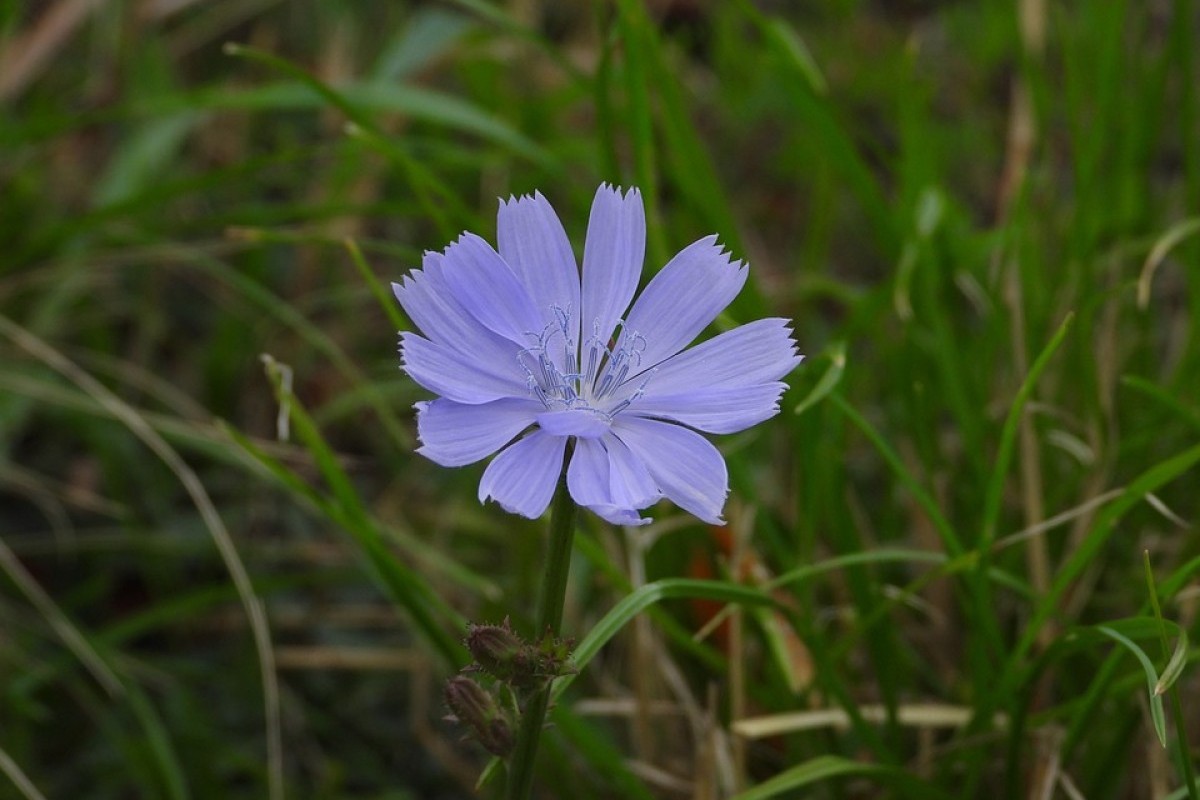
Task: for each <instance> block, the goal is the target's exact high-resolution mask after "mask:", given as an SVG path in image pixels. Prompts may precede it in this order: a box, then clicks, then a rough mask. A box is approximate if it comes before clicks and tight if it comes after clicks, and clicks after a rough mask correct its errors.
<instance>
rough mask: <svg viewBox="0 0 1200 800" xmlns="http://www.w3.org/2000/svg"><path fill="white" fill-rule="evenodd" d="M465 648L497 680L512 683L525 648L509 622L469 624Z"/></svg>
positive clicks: (519, 666)
mask: <svg viewBox="0 0 1200 800" xmlns="http://www.w3.org/2000/svg"><path fill="white" fill-rule="evenodd" d="M466 645H467V649H468V650H469V651H471V655H472V656H474V657H475V662H476V663H477V664H479V666H480V668H481V669H482V670H483V671H484V672H486V673H488V674H489V675H491V676H492V677H494V678H496V679H498V680H502V681H506V680H510V679H511V678H512V677H513V676H514V674H516V673H517V672H519V671H520V670H521V665H520V664H519V662H521V661H523V660H524V659H523V656H524V652H525V648H526V645H525V643H524V642H523V641H521V638H520V637H519V636H517V635H516V634H515V633H513V629H512V628H511V627H509V624H508V620H507V619H505V620H504V622H503V624H501V625H475V624H473V623H472V624H470V625H468V626H467V639H466Z"/></svg>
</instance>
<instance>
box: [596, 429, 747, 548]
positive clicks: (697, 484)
mask: <svg viewBox="0 0 1200 800" xmlns="http://www.w3.org/2000/svg"><path fill="white" fill-rule="evenodd" d="M613 432H614V433H615V434H616V435H617V436H619V437H620V438H621V441H623V442H624V443H625V444H627V445H629V449H630V451H632V452H633V454H634V455H635V456H637V457H638V458H639V459H640V460H641V461H642V463H644V464H645V465H646V469H647V471H648V472H649V473H650V476H651V477H652V478H654V481H655V483H657V484H658V488H659V489H661V490H662V492H663V494H665V495H666V496H667V498H669V499H670V500H671V501H672V502H673V503H675V505H677V506H679V507H680V508H682V509H683V510H685V511H690V512H691V513H692V514H695V515H696V516H697V517H699V518H700V519H701V520H703V521H704V522H708V523H710V524H713V525H723V524H725V521H724V520H723V519H721V509H722V508H723V507H724V505H725V497H726V495H728V494H729V475H728V473H727V472H726V469H725V459H724V458H722V457H721V454H720V452H718V450H717V448H715V447H713V445H712V444H711V443H710V442H709V441H708V440H707V439H705V438H704V437H703V436H701V435H700V434H698V433H696V432H695V431H692V430H689V429H688V428H685V427H683V426H681V425H673V424H671V423H669V422H658V421H657V420H652V419H642V418H640V417H633V416H628V415H622V416H619V417H617V418H616V419H615V420H613Z"/></svg>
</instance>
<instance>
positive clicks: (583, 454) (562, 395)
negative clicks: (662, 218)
mask: <svg viewBox="0 0 1200 800" xmlns="http://www.w3.org/2000/svg"><path fill="white" fill-rule="evenodd" d="M497 227H498V235H497V239H498V250H499V252H497V250H494V249H492V247H491V246H490V245H489V244H488V243H487V242H485V241H484V240H483V239H481V238H479V237H478V236H476V235H474V234H471V233H464V234H463V235H462V236H461V237H460V238H459V239H458V240H457V241H455V242H454V243H452V244H451V245H450V246H449V247H447V248H446V250H445V252H443V253H426V254H425V258H424V263H423V264H422V268H421V269H419V270H414V271H413V272H412V273H410V274H409V275H407V276H406V277H405V278H404V279H403V281H402V282H401V283H398V284H393V288H394V289H395V292H396V296H397V298H398V299H399V300H400V304H401V305H402V306H403V307H404V310H405V312H407V314H408V316H409V317H410V318H411V319H412V321H413V322H414V323H415V324H416V325H417V327H419V328H420V329H421V334H417V333H413V332H404V333H402V334H401V344H400V353H401V361H402V364H403V367H404V369H405V370H406V371H407V372H408V374H409V375H410V376H411V377H412V378H413V380H415V381H416V382H417V383H419V384H420V385H421V386H423V387H425V388H426V389H428V390H429V391H431V392H433V393H435V394H437V395H439V397H438V398H437V399H435V400H430V401H426V402H421V403H418V404H417V434H418V437H419V439H420V441H421V447H420V449H419V450H418V452H419V453H421V454H422V455H424V456H426V457H427V458H429V459H431V460H432V461H435V462H437V463H438V464H441V465H443V466H461V465H464V464H471V463H474V462H476V461H480V460H482V459H484V458H487V457H488V456H490V455H492V454H493V453H496V452H497V451H499V455H497V456H496V458H494V459H493V460H492V462H491V463H490V464H489V465H488V467H487V469H486V470H485V471H484V473H483V479H482V480H481V481H480V484H479V499H480V501H485V500H487V499H489V498H490V499H494V500H496V501H497V502H498V503H500V505H501V506H502V507H503V508H505V509H506V510H508V511H510V512H513V513H517V514H520V515H522V516H525V517H530V518H536V517H539V516H541V514H542V513H543V512H544V511H545V510H546V507H547V506H548V505H549V504H550V499H551V497H552V496H553V493H554V487H555V485H556V482H557V479H558V476H559V473H560V472H561V470H562V466H563V460H564V458H565V457H566V453H567V443H568V441H573V442H574V447H573V450H572V455H571V458H570V464H569V465H568V466H567V485H568V488H569V490H570V492H571V497H572V498H573V499H574V500H575V502H577V503H578V504H579V505H582V506H586V507H588V508H590V509H591V510H592V511H594V512H595V513H597V514H599V515H600V516H601V517H603V518H604V519H606V520H608V521H610V522H613V523H616V524H619V525H639V524H644V523H646V522H649V521H650V520H649V519H643V518H641V516H640V514H639V513H638V510H639V509H642V508H646V507H647V506H649V505H651V504H653V503H654V502H656V501H657V500H659V499H660V498H662V497H666V498H668V499H670V500H671V501H673V502H674V503H675V504H676V505H678V506H680V507H681V508H683V509H685V510H687V511H689V512H691V513H692V514H694V515H696V516H697V517H699V518H700V519H702V520H704V521H706V522H710V523H720V522H721V521H722V520H721V509H722V507H723V506H724V503H725V497H726V495H727V494H728V492H729V483H728V475H727V473H726V470H725V461H724V459H723V458H722V457H721V454H720V452H718V451H717V449H716V448H715V447H714V446H713V445H712V444H711V443H710V442H709V441H708V440H707V439H705V438H704V437H703V436H701V435H700V433H699V432H705V433H734V432H736V431H740V430H744V429H745V428H748V427H750V426H752V425H755V424H756V423H759V422H762V421H763V420H765V419H767V418H769V417H772V416H774V415H775V414H776V413H778V411H779V397H780V395H781V394H782V392H783V390H784V389H786V388H787V387H786V385H785V384H783V383H781V382H780V379H781V378H782V377H783V376H784V375H786V374H787V373H788V372H790V371H791V370H792V369H793V368H794V367H795V366H796V365H797V364H798V363H800V359H801V356H799V355H797V353H796V344H795V341H794V340H793V339H792V336H791V330H790V328H789V327H788V325H789V321H788V320H785V319H762V320H758V321H756V322H752V323H749V324H747V325H742V326H740V327H738V328H734V329H733V330H731V331H728V332H726V333H723V334H720V335H718V336H715V337H713V338H712V339H709V340H707V341H705V342H703V343H702V344H699V345H696V346H695V347H692V348H690V349H684V348H686V347H687V345H688V344H690V343H691V342H692V340H693V339H695V338H696V336H697V335H698V334H699V333H700V332H701V331H703V330H704V328H705V327H707V326H708V324H709V323H711V322H712V321H713V320H714V319H716V317H717V315H718V314H720V313H721V311H722V310H724V309H725V307H726V306H727V305H729V303H730V302H731V301H732V300H733V298H734V297H736V296H737V294H738V292H739V291H741V288H742V285H743V284H744V283H745V282H746V266H745V264H743V263H740V262H734V261H732V260H731V259H730V258H729V256H728V254H727V253H726V252H725V251H724V250H722V249H721V248H720V247H719V246H718V245H717V237H716V236H708V237H705V238H703V239H700V240H699V241H697V242H695V243H694V244H692V245H690V246H688V247H686V248H684V249H683V250H682V251H681V252H680V253H678V254H677V255H676V256H675V257H674V258H672V259H671V261H670V262H669V263H668V264H667V265H666V266H665V267H663V269H662V270H661V271H660V272H659V273H658V274H657V275H656V276H654V278H653V279H652V280H651V281H650V282H649V283H648V284H647V286H646V288H645V289H644V290H643V291H642V293H641V294H640V295H639V296H638V298H637V299H636V300H634V299H633V298H634V294H635V292H636V291H637V287H638V280H639V278H640V276H641V272H642V261H643V258H644V254H645V242H646V219H645V213H644V211H643V208H642V197H641V194H640V193H639V192H638V191H637V190H636V189H631V190H629V191H628V192H625V193H622V192H621V191H620V190H618V189H616V188H614V187H611V186H608V185H604V186H601V187H600V189H599V190H598V191H597V192H596V198H595V200H594V201H593V203H592V212H591V217H590V219H589V221H588V231H587V240H586V242H585V245H584V252H583V270H582V277H581V274H580V270H579V269H578V267H577V266H576V261H575V256H574V254H573V253H572V251H571V245H570V242H569V241H568V240H567V235H566V233H565V232H564V231H563V227H562V224H561V223H560V222H559V220H558V217H557V216H556V215H555V213H554V210H553V209H552V208H551V207H550V204H549V203H548V202H546V199H545V198H544V197H542V195H541V194H540V193H538V194H535V195H533V196H532V197H529V196H525V197H520V198H515V199H510V200H509V201H508V202H503V201H502V202H501V204H500V214H499V220H498V226H497ZM631 301H632V306H631V305H630V303H631ZM627 312H628V313H627ZM422 334H423V335H422Z"/></svg>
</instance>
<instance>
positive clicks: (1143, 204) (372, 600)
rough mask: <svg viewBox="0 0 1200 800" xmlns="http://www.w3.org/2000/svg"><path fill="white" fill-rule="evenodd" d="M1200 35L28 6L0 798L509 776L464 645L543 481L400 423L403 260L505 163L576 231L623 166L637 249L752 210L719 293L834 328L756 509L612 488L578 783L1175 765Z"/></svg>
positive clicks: (761, 1) (983, 18)
mask: <svg viewBox="0 0 1200 800" xmlns="http://www.w3.org/2000/svg"><path fill="white" fill-rule="evenodd" d="M1198 36H1200V16H1198V14H1197V9H1196V3H1195V2H1194V1H1193V0H1139V1H1138V2H1126V1H1123V0H1105V2H1086V1H1085V0H1070V1H1067V2H1058V3H1048V2H1045V0H1019V2H1017V1H1014V0H982V2H971V3H965V2H959V3H950V2H935V0H896V1H895V2H885V1H884V0H874V1H870V0H829V1H828V2H821V3H786V2H769V1H768V0H735V1H733V2H716V0H709V1H706V0H617V1H616V2H595V3H585V2H537V0H511V2H503V3H500V2H495V3H493V2H488V1H487V0H453V1H450V2H428V3H416V2H414V3H360V2H349V1H348V0H325V1H323V2H316V0H287V1H286V2H285V1H284V0H209V1H208V2H194V1H189V0H144V1H143V2H133V0H53V2H51V1H50V0H45V2H32V3H22V2H11V1H10V2H3V3H0V103H2V104H3V113H2V114H0V153H2V154H3V155H2V158H0V567H2V569H3V578H0V770H2V772H3V775H0V796H2V797H24V798H37V797H42V796H44V797H47V798H101V799H103V798H133V797H139V798H160V797H165V798H241V797H246V798H250V797H255V798H258V797H264V796H271V797H283V796H287V797H294V798H340V797H375V798H391V799H392V800H399V798H422V799H425V798H460V797H470V796H475V792H474V790H473V788H472V787H473V785H474V783H475V781H476V779H477V777H478V776H479V773H480V771H481V769H482V768H483V767H484V765H485V763H486V760H485V754H484V753H483V752H482V751H481V750H480V749H478V748H477V747H476V746H475V745H474V744H470V743H466V744H462V743H459V742H458V741H457V740H458V738H459V736H460V731H458V730H456V729H455V728H454V727H453V726H451V725H449V724H448V723H446V722H443V721H442V720H441V717H442V715H443V714H444V713H445V712H444V709H443V707H442V703H441V699H440V698H441V689H440V686H441V684H442V682H443V681H444V680H445V679H446V678H447V677H448V676H450V675H451V674H453V673H454V671H455V670H456V669H457V668H458V667H459V666H461V664H462V663H464V653H463V651H462V648H461V645H460V644H459V639H460V637H461V635H462V632H463V626H464V622H465V620H467V619H473V620H479V621H484V620H487V621H498V620H500V619H501V618H503V617H505V616H506V615H507V616H511V617H512V620H513V623H514V625H515V626H516V627H517V628H518V629H521V630H526V632H528V630H527V626H528V624H529V618H530V615H531V613H532V605H533V597H534V594H535V588H536V585H537V583H538V580H539V577H540V566H541V550H542V544H543V537H544V522H543V523H533V522H528V521H525V520H520V519H516V518H513V517H509V516H506V515H505V514H504V513H502V512H501V511H500V510H499V509H498V508H496V507H495V506H487V507H481V506H480V505H479V504H478V503H477V502H476V501H475V487H476V483H477V481H478V478H479V474H480V468H479V467H471V468H464V469H460V470H447V469H441V468H437V467H435V466H433V465H431V464H430V463H428V462H426V461H424V460H423V459H422V458H421V457H419V456H417V455H415V454H414V452H413V449H414V442H413V440H414V427H413V420H412V411H411V406H412V403H413V402H415V401H417V400H419V399H421V398H422V397H423V394H422V392H421V391H419V390H418V389H417V387H415V386H414V385H413V384H412V383H411V382H410V381H408V380H406V379H405V378H404V376H403V375H402V374H401V373H400V372H399V370H398V368H397V366H398V365H397V357H396V353H395V339H396V337H395V332H396V330H397V329H400V328H405V327H407V322H406V321H405V320H404V319H403V318H402V316H401V314H400V311H399V309H398V308H397V307H396V305H395V304H394V303H393V301H392V299H391V298H390V296H389V294H390V293H389V292H388V290H387V289H386V286H387V283H388V281H390V280H393V279H397V278H399V277H400V276H401V275H402V274H403V273H404V272H405V271H406V270H408V269H410V268H412V267H413V266H414V265H417V264H418V263H419V259H420V254H421V252H422V251H423V250H426V249H434V250H436V249H440V248H442V247H443V246H444V245H445V244H446V243H447V242H448V241H450V240H451V239H452V238H453V237H454V236H456V235H457V233H458V232H460V231H462V230H472V231H476V232H479V233H480V234H482V235H485V236H487V237H489V238H492V237H494V233H495V221H494V220H495V211H496V208H497V198H499V197H504V196H508V195H509V194H512V193H522V192H528V191H532V190H534V189H540V190H541V191H543V192H544V193H545V194H546V195H547V196H548V197H549V199H550V200H551V202H553V203H554V204H555V206H556V208H557V209H558V211H559V213H560V215H561V216H562V217H563V219H564V221H565V224H566V226H567V229H568V231H569V233H570V234H571V235H572V238H573V240H574V241H575V243H576V245H577V246H578V245H581V244H582V236H583V232H584V225H585V222H586V218H587V209H588V203H589V202H590V198H591V195H592V193H593V192H594V190H595V187H596V185H597V184H598V183H599V182H601V181H605V180H607V181H612V182H616V183H619V184H622V185H637V186H639V187H641V189H642V191H643V193H644V195H645V197H646V199H647V205H648V211H649V215H650V220H651V225H652V226H651V229H650V240H649V248H648V259H647V272H648V274H652V272H653V271H654V270H655V269H657V268H658V267H659V266H661V265H662V264H663V263H665V260H666V258H667V257H669V255H670V254H671V253H673V252H674V251H675V250H677V249H678V248H680V247H682V246H684V245H686V244H688V243H690V242H691V241H693V240H695V239H697V238H699V237H700V236H703V235H706V234H709V233H712V232H717V233H719V234H720V235H721V237H722V239H723V240H724V241H725V242H726V243H728V246H729V247H730V248H731V249H732V250H733V251H734V253H736V254H737V255H738V256H740V257H744V258H746V259H747V260H748V261H749V262H750V264H751V266H752V269H751V276H752V277H751V284H750V286H749V287H748V288H747V290H746V291H745V292H744V293H743V295H742V296H741V297H740V298H739V299H738V301H737V302H736V303H735V304H734V305H733V306H732V307H731V308H730V309H729V311H728V312H727V314H726V315H724V316H723V317H722V319H721V320H720V321H719V325H718V327H728V326H730V325H733V324H735V323H737V322H739V321H745V320H749V319H751V318H754V317H757V316H762V315H768V314H770V315H785V316H788V317H791V318H792V319H794V320H795V329H796V335H797V338H798V339H799V341H800V342H801V347H802V351H803V352H805V353H807V354H808V355H809V358H808V361H807V362H806V363H805V365H804V366H802V367H801V369H800V370H798V371H797V372H796V373H795V374H794V375H793V377H792V378H791V382H792V384H793V385H792V389H791V390H790V392H789V393H788V395H787V396H786V397H785V399H784V403H783V412H782V413H781V415H780V416H779V417H778V418H776V419H774V420H772V421H770V422H768V423H767V424H765V425H762V426H759V427H758V428H756V429H754V430H752V431H750V432H748V433H746V434H742V435H739V436H736V437H725V438H724V439H723V440H722V441H721V442H720V445H721V447H722V449H723V451H724V452H725V453H726V454H727V457H728V460H729V464H730V470H731V477H732V483H733V495H732V497H731V500H730V505H729V509H728V511H729V519H730V525H729V527H728V528H725V529H722V530H710V529H708V528H707V527H705V526H703V525H700V524H698V523H697V522H696V521H695V520H694V519H692V518H690V517H688V516H687V515H685V514H683V513H681V512H679V511H677V510H675V509H673V508H670V507H668V506H666V505H664V506H662V507H660V508H658V509H656V510H655V516H656V517H657V519H658V520H659V521H658V522H657V523H656V525H655V526H654V527H652V528H651V529H649V530H638V531H633V532H623V531H619V530H613V529H611V528H609V527H607V526H605V525H603V524H601V523H599V521H598V520H596V519H594V518H590V517H589V518H586V519H585V520H584V523H583V528H582V530H581V532H580V536H579V537H578V539H577V551H576V558H575V563H574V565H573V576H572V584H571V589H570V595H569V598H568V608H567V621H566V628H567V630H570V631H574V632H575V636H576V638H577V641H578V648H579V649H578V654H577V657H578V661H579V665H580V673H579V675H578V676H577V677H576V678H575V679H574V680H573V681H572V682H571V685H570V686H569V687H567V688H566V690H565V692H564V693H563V695H562V696H561V698H560V700H559V703H558V706H557V708H556V710H555V712H554V713H553V715H552V716H553V721H554V725H553V727H552V728H551V730H550V733H549V734H548V736H547V737H545V740H544V743H543V751H542V759H541V761H540V769H539V774H540V780H539V785H540V786H541V789H540V791H541V793H542V795H543V796H545V797H571V798H652V797H653V798H659V797H662V798H719V797H731V796H736V797H738V798H741V800H749V799H750V798H766V797H776V796H778V797H799V796H804V797H818V798H855V797H877V796H908V797H920V798H934V797H1038V798H1049V797H1069V798H1077V797H1086V798H1127V797H1128V798H1143V797H1146V798H1148V797H1156V798H1160V797H1172V798H1180V797H1184V796H1187V784H1188V782H1189V781H1190V780H1192V779H1193V777H1192V776H1193V771H1192V767H1191V766H1190V764H1191V762H1192V761H1193V760H1194V759H1195V757H1196V746H1195V743H1196V742H1197V741H1200V713H1198V708H1200V707H1198V706H1197V704H1196V703H1195V698H1196V696H1197V694H1196V689H1197V681H1196V677H1195V670H1194V669H1193V667H1194V662H1195V660H1196V657H1197V653H1196V650H1195V648H1194V647H1193V646H1192V645H1190V644H1189V643H1188V639H1187V636H1186V634H1187V632H1189V631H1190V632H1191V638H1192V639H1195V633H1196V607H1197V601H1198V594H1200V592H1198V587H1200V583H1198V579H1197V577H1196V572H1197V570H1198V569H1200V561H1198V558H1200V543H1198V541H1197V537H1196V527H1195V526H1196V520H1197V518H1198V517H1200V506H1198V502H1200V481H1198V479H1197V471H1196V462H1197V461H1198V460H1200V444H1198V443H1200V264H1198V261H1197V258H1198V256H1200V245H1198V244H1197V239H1196V234H1197V233H1198V232H1200V217H1197V213H1198V212H1200V108H1198V105H1197V103H1198V94H1200V93H1198V87H1200V72H1198V69H1197V60H1198V55H1197V44H1198V41H1200V39H1198ZM230 43H234V45H233V46H230ZM1148 578H1149V580H1148ZM698 633H699V635H697V634H698ZM1156 684H1157V688H1158V689H1160V690H1164V691H1163V692H1162V693H1159V694H1156V693H1155V689H1156ZM1180 696H1182V697H1183V698H1184V699H1183V700H1182V701H1181V700H1180ZM1189 698H1190V700H1189ZM781 715H783V716H781ZM498 785H499V782H495V783H494V784H492V785H491V786H489V788H485V789H483V790H481V791H480V794H482V795H484V796H489V795H490V794H492V793H494V787H495V786H498ZM1193 796H1195V795H1193Z"/></svg>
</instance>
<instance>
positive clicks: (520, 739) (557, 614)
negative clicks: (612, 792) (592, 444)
mask: <svg viewBox="0 0 1200 800" xmlns="http://www.w3.org/2000/svg"><path fill="white" fill-rule="evenodd" d="M567 461H568V462H569V461H570V453H569V452H568V454H567ZM565 463H566V462H564V467H563V471H562V474H561V475H560V476H559V478H558V489H557V490H556V491H555V493H554V505H553V507H552V508H551V511H550V551H549V552H548V553H547V554H546V576H545V578H544V580H543V581H542V591H541V594H540V596H539V597H538V607H537V627H536V628H535V629H534V632H533V638H534V640H535V641H537V640H540V639H541V637H542V636H544V635H545V634H546V632H547V631H549V632H550V633H551V634H552V635H554V636H558V634H559V628H560V627H561V626H562V615H563V599H564V598H565V597H566V594H567V573H568V572H570V569H571V542H572V540H573V539H574V538H575V516H576V513H577V512H578V510H579V509H578V507H577V506H576V505H575V501H574V500H572V499H571V493H570V492H569V491H568V490H567V470H566V466H565ZM549 706H550V684H549V683H547V684H546V686H544V687H542V688H541V689H539V690H538V691H536V692H535V693H533V695H531V696H530V697H529V698H528V699H527V700H526V701H525V707H524V709H523V710H522V713H521V729H520V730H519V731H518V732H517V744H516V749H515V750H513V756H512V761H511V762H510V763H509V767H508V769H509V772H508V795H507V798H508V800H526V799H527V798H528V797H529V792H530V790H531V789H532V788H533V765H534V761H535V759H536V758H537V748H538V739H539V738H540V737H541V735H542V725H543V723H544V722H545V720H546V709H547V708H548V707H549Z"/></svg>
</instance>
